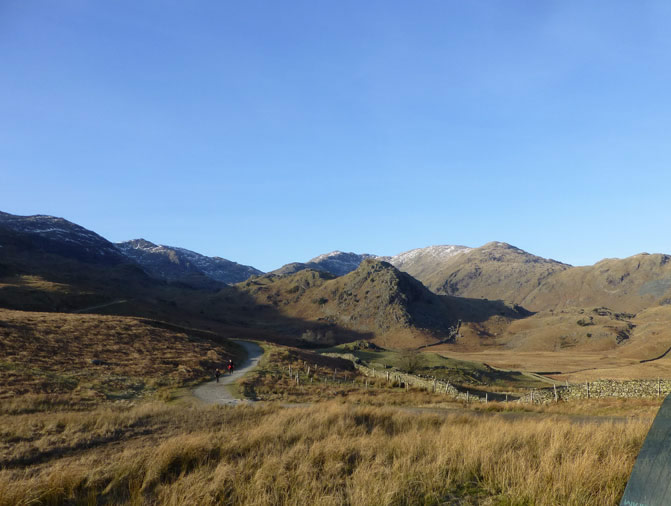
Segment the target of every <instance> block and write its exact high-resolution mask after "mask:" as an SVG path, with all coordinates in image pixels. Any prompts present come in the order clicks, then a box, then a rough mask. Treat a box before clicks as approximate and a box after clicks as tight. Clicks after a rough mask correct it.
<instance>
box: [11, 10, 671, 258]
mask: <svg viewBox="0 0 671 506" xmlns="http://www.w3.org/2000/svg"><path fill="white" fill-rule="evenodd" d="M669 26H671V3H669V2H667V1H660V2H647V1H640V2H630V1H612V0H611V1H603V2H583V1H566V0H561V1H560V0H557V1H554V2H552V1H547V2H538V1H536V0H529V1H524V2H522V1H510V0H505V1H504V0H501V1H478V2H465V1H463V0H440V1H438V0H436V1H419V2H406V1H398V2H393V1H388V0H384V1H379V2H376V1H365V2H361V1H342V0H338V1H317V2H315V1H312V0H310V1H305V2H294V1H289V0H287V1H282V2H277V1H267V2H256V1H243V2H240V1H235V2H234V1H219V0H217V1H214V0H213V1H195V2H182V1H176V0H175V1H168V0H162V1H137V0H115V1H109V2H96V1H85V0H79V1H76V0H61V1H58V2H40V1H33V0H0V62H1V63H0V64H1V67H0V68H1V70H0V210H2V211H6V212H10V213H15V214H52V215H56V216H62V217H65V218H67V219H69V220H71V221H74V222H76V223H79V224H81V225H83V226H85V227H87V228H90V229H92V230H94V231H96V232H98V233H99V234H101V235H103V236H104V237H106V238H108V239H110V240H112V241H121V240H126V239H132V238H137V237H143V238H145V239H148V240H150V241H153V242H157V243H162V244H168V245H174V246H182V247H186V248H189V249H192V250H195V251H198V252H201V253H204V254H207V255H218V256H222V257H224V258H228V259H231V260H234V261H237V262H241V263H245V264H251V265H254V266H255V267H257V268H260V269H262V270H270V269H274V268H277V267H279V266H280V265H282V264H284V263H287V262H291V261H305V260H308V259H309V258H311V257H313V256H316V255H318V254H320V253H324V252H328V251H331V250H335V249H340V250H344V251H355V252H358V253H363V252H367V253H374V254H383V255H384V254H388V255H391V254H396V253H400V252H402V251H405V250H408V249H412V248H416V247H423V246H428V245H432V244H463V245H467V246H480V245H482V244H484V243H486V242H489V241H492V240H498V241H505V242H509V243H511V244H514V245H516V246H518V247H520V248H523V249H525V250H527V251H530V252H532V253H535V254H538V255H541V256H545V257H552V258H555V259H557V260H561V261H564V262H567V263H571V264H575V265H581V264H591V263H594V262H596V261H598V260H600V259H601V258H603V257H624V256H629V255H632V254H635V253H639V252H642V251H648V252H651V253H652V252H666V253H671V233H669V230H670V229H671V212H670V211H671V209H670V207H671V206H670V200H671V199H670V196H671V142H670V141H671V138H670V137H671V30H669Z"/></svg>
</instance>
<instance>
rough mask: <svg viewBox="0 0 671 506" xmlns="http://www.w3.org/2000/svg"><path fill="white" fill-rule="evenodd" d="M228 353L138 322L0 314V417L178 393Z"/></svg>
mask: <svg viewBox="0 0 671 506" xmlns="http://www.w3.org/2000/svg"><path fill="white" fill-rule="evenodd" d="M235 353H239V348H238V347H237V346H235V345H233V344H231V343H227V342H226V341H224V340H222V341H221V342H219V343H215V342H213V341H211V340H209V339H207V338H205V337H203V336H202V333H198V332H196V331H194V332H190V331H187V330H186V329H179V328H175V327H169V326H166V325H165V324H161V323H158V322H151V321H148V320H143V319H138V318H131V317H116V316H100V315H75V314H65V313H33V312H22V311H9V310H1V309H0V385H1V386H0V401H1V404H0V413H2V412H17V410H18V411H24V412H30V411H34V410H42V409H56V408H57V407H58V406H61V407H64V408H67V409H69V408H72V407H75V406H77V405H79V406H80V407H87V406H90V405H91V404H95V403H98V402H100V401H101V400H107V399H123V398H132V397H136V396H138V395H141V394H144V393H146V392H148V391H156V390H158V389H161V388H168V387H176V386H182V385H185V384H189V383H190V382H193V381H195V380H200V379H202V378H203V377H207V376H209V375H210V374H211V371H212V370H213V369H214V368H215V367H216V366H221V365H222V364H224V363H225V362H226V361H227V359H228V358H230V357H233V356H234V354H235ZM93 360H96V361H100V362H101V363H100V364H99V365H95V364H94V363H93V362H92V361H93Z"/></svg>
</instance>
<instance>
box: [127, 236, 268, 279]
mask: <svg viewBox="0 0 671 506" xmlns="http://www.w3.org/2000/svg"><path fill="white" fill-rule="evenodd" d="M116 246H117V247H118V248H119V250H120V251H121V252H122V253H123V254H124V255H126V256H127V257H128V258H130V259H132V260H133V261H135V262H137V263H138V264H139V265H141V266H142V268H143V269H145V270H146V271H147V273H149V274H150V275H152V276H155V277H157V278H160V279H165V280H168V281H189V280H194V279H195V278H196V277H197V276H198V275H204V276H207V277H208V278H210V279H212V280H215V281H219V282H221V283H227V284H232V283H239V282H241V281H245V280H246V279H248V278H250V277H252V276H258V275H259V274H263V272H261V271H260V270H258V269H255V268H254V267H250V266H248V265H241V264H238V263H236V262H232V261H230V260H226V259H224V258H220V257H208V256H205V255H201V254H199V253H196V252H194V251H190V250H188V249H184V248H177V247H174V246H164V245H157V244H154V243H152V242H149V241H146V240H144V239H134V240H132V241H125V242H121V243H117V245H116Z"/></svg>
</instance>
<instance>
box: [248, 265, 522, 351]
mask: <svg viewBox="0 0 671 506" xmlns="http://www.w3.org/2000/svg"><path fill="white" fill-rule="evenodd" d="M237 286H238V287H239V288H240V289H241V290H243V291H245V292H246V293H248V294H249V295H251V296H252V297H253V298H254V299H255V300H256V301H257V303H258V304H267V305H272V306H274V307H276V308H277V309H278V310H279V311H281V312H282V313H283V314H286V315H288V316H291V317H293V318H298V319H302V320H306V321H317V322H321V324H322V329H320V330H318V331H316V332H315V333H314V335H312V336H308V338H312V339H314V340H315V341H316V342H320V341H328V339H329V326H331V325H338V326H341V327H343V328H348V329H352V330H355V331H358V332H362V333H370V334H371V335H372V336H375V337H377V338H379V339H382V341H380V342H381V343H385V344H387V345H390V342H387V341H385V340H384V339H385V338H388V339H393V343H395V344H399V343H405V345H406V346H407V345H409V344H410V343H414V344H415V345H420V344H430V343H432V342H436V341H437V340H443V339H446V338H449V336H450V335H451V330H453V329H454V327H455V326H456V325H457V323H458V322H459V320H464V321H481V322H484V321H487V320H488V319H490V318H493V317H496V318H500V317H503V318H507V319H515V318H521V317H523V316H525V315H527V314H528V313H526V312H525V311H524V310H523V309H522V308H515V307H513V306H510V305H506V304H504V303H502V302H500V301H483V300H473V299H462V298H458V297H446V296H440V295H436V294H434V293H432V292H430V291H429V290H428V289H427V288H426V287H424V286H423V285H422V284H421V283H420V282H419V281H417V280H416V279H414V278H413V277H412V276H410V275H408V274H406V273H403V272H401V271H399V270H398V269H396V268H395V267H394V266H392V265H391V264H389V263H387V262H383V261H380V260H375V259H366V260H364V261H363V262H362V263H361V264H360V265H359V267H358V268H357V269H356V270H354V271H352V272H350V273H348V274H345V275H343V276H339V277H335V276H333V275H331V274H328V273H325V272H322V271H315V270H302V271H299V272H296V273H294V274H291V275H285V276H276V275H268V276H261V277H258V278H255V279H253V280H249V281H246V282H244V283H241V284H239V285H237Z"/></svg>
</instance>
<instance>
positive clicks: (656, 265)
mask: <svg viewBox="0 0 671 506" xmlns="http://www.w3.org/2000/svg"><path fill="white" fill-rule="evenodd" d="M387 258H389V261H390V262H391V263H392V264H393V265H395V266H396V267H398V268H399V269H400V270H402V271H404V272H407V273H408V274H410V275H412V276H414V277H416V278H417V279H418V280H420V281H421V282H422V283H424V285H426V286H427V287H428V288H429V289H430V290H432V291H433V292H435V293H438V294H446V295H456V296H460V297H471V298H486V299H501V300H505V301H509V302H511V303H515V304H520V305H521V306H524V307H525V308H527V309H529V310H531V311H543V310H549V309H562V308H570V307H578V308H579V307H586V308H589V307H600V306H606V307H608V308H611V309H613V310H615V311H627V312H634V313H635V312H638V311H641V310H643V309H645V308H648V307H654V306H658V305H664V304H671V262H670V261H669V260H670V259H671V256H669V255H661V254H654V255H649V254H647V253H642V254H640V255H634V256H632V257H629V258H625V259H606V260H602V261H600V262H598V263H597V264H595V265H592V266H585V267H573V266H570V265H567V264H564V263H561V262H557V261H556V260H551V259H547V258H542V257H539V256H536V255H532V254H531V253H527V252H526V251H523V250H521V249H519V248H516V247H515V246H511V245H510V244H506V243H502V242H491V243H488V244H485V245H484V246H481V247H479V248H466V247H464V246H430V247H428V248H421V249H416V250H411V251H409V252H406V253H402V254H401V255H396V256H394V257H387Z"/></svg>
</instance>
